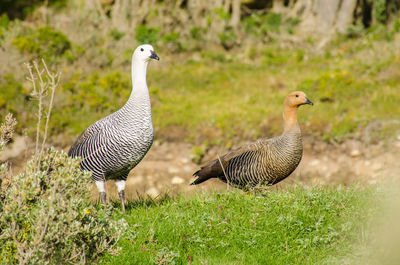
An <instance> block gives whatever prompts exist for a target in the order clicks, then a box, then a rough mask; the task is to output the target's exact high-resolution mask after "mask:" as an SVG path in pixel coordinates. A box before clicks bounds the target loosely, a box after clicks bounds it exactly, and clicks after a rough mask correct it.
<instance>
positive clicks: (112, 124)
mask: <svg viewBox="0 0 400 265" xmlns="http://www.w3.org/2000/svg"><path fill="white" fill-rule="evenodd" d="M151 59H154V60H157V61H158V60H159V59H160V58H159V57H158V56H157V54H156V53H155V52H154V48H153V46H152V45H150V44H143V45H140V46H138V47H137V48H136V49H135V51H134V52H133V55H132V92H131V94H130V97H129V99H128V101H127V102H126V103H125V105H124V106H123V107H122V108H120V109H119V110H118V111H116V112H114V113H112V114H110V115H108V116H106V117H105V118H102V119H100V120H98V121H96V122H95V123H93V124H92V125H90V126H89V127H88V128H87V129H86V130H84V131H83V132H82V133H81V134H80V135H79V136H78V138H77V139H76V141H75V143H74V144H72V146H71V147H70V149H69V151H68V155H69V156H70V157H80V158H81V159H82V161H81V162H80V167H81V169H82V170H86V171H90V172H92V180H93V181H94V182H95V184H96V186H97V189H98V192H99V197H100V200H101V202H102V203H103V204H106V197H107V195H106V191H105V182H106V180H109V179H112V180H115V185H116V187H117V189H118V195H119V198H120V200H121V206H122V211H125V186H126V179H127V177H128V174H129V172H130V170H131V169H132V168H134V167H135V166H136V165H137V164H138V163H139V162H140V161H141V160H142V159H143V157H144V156H145V155H146V153H147V152H148V151H149V149H150V147H151V145H152V143H153V139H154V129H153V122H152V115H151V104H150V95H149V90H148V87H147V82H146V72H147V66H148V64H149V61H150V60H151Z"/></svg>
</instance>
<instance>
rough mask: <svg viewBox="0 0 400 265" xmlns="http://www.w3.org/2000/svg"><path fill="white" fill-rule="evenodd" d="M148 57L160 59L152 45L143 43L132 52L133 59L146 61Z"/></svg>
mask: <svg viewBox="0 0 400 265" xmlns="http://www.w3.org/2000/svg"><path fill="white" fill-rule="evenodd" d="M150 59H155V60H157V61H158V60H160V58H158V56H157V54H156V53H155V52H154V48H153V46H151V45H150V44H143V45H140V46H139V47H137V48H136V50H135V52H134V53H133V56H132V60H133V61H145V62H148V61H149V60H150Z"/></svg>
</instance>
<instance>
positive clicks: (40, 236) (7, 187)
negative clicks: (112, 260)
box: [0, 149, 126, 264]
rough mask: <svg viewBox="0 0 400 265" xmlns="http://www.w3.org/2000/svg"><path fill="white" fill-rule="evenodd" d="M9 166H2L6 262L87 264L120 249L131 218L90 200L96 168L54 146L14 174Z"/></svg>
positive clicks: (0, 226) (0, 229)
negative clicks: (81, 163)
mask: <svg viewBox="0 0 400 265" xmlns="http://www.w3.org/2000/svg"><path fill="white" fill-rule="evenodd" d="M6 168H7V167H2V168H1V169H0V176H1V180H3V181H2V182H3V185H2V189H1V196H0V198H1V201H0V211H1V213H2V214H1V215H0V263H1V264H14V263H19V264H27V263H29V264H76V263H80V264H82V263H90V262H93V261H94V260H96V259H97V258H98V257H99V255H101V254H102V253H106V252H109V253H113V252H115V250H116V249H114V248H113V246H114V244H115V243H116V242H117V241H118V239H119V237H120V235H121V234H122V232H123V231H124V229H125V227H126V223H125V220H124V219H120V220H119V221H114V220H110V215H111V211H110V208H103V207H95V206H94V205H93V204H92V203H90V201H89V196H90V185H88V183H89V182H90V174H89V173H88V172H84V171H81V170H80V166H79V161H78V160H76V159H72V158H69V157H67V154H66V153H65V152H63V151H61V152H60V151H56V150H54V149H49V150H47V151H46V152H45V153H44V154H43V155H41V156H39V155H36V156H34V157H33V158H32V159H31V160H30V161H29V162H28V163H27V165H26V168H25V170H24V172H23V173H21V174H19V175H17V176H15V177H13V178H12V179H10V178H11V175H10V174H9V173H10V172H8V173H7V172H6ZM0 183H1V182H0Z"/></svg>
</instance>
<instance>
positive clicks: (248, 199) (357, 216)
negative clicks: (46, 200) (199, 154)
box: [100, 187, 379, 264]
mask: <svg viewBox="0 0 400 265" xmlns="http://www.w3.org/2000/svg"><path fill="white" fill-rule="evenodd" d="M375 196H376V190H375V189H374V188H368V189H359V188H349V189H336V188H327V187H324V188H311V189H308V188H307V189H305V188H302V187H294V188H292V189H290V190H286V191H285V190H281V191H278V190H274V191H269V192H267V193H266V194H264V195H260V194H259V195H254V194H240V193H238V192H236V191H231V192H227V193H223V194H214V193H211V194H210V193H207V194H201V195H194V196H192V197H191V198H188V197H178V198H175V199H168V198H167V199H161V200H160V201H158V202H154V201H138V202H130V204H129V205H128V210H127V212H126V214H125V215H124V216H119V215H118V214H117V216H116V218H121V217H125V219H126V221H127V222H128V224H129V227H130V228H131V229H130V231H129V232H128V233H127V234H126V235H125V236H124V238H123V239H121V241H120V242H119V246H120V247H121V251H120V255H118V256H106V257H104V258H102V260H101V262H100V264H188V263H190V264H332V263H333V264H335V263H338V264H340V262H339V260H341V258H342V257H345V256H347V255H349V254H350V253H351V252H352V251H353V249H352V246H353V245H354V244H359V243H361V242H364V241H363V240H365V237H364V238H362V237H361V236H360V235H362V234H363V235H364V236H365V234H366V232H367V231H366V230H367V229H366V227H367V226H369V224H370V222H371V218H370V217H371V216H372V215H375V214H376V213H377V211H378V205H379V203H378V201H377V200H376V199H375Z"/></svg>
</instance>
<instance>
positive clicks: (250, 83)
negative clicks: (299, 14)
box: [0, 1, 400, 145]
mask: <svg viewBox="0 0 400 265" xmlns="http://www.w3.org/2000/svg"><path fill="white" fill-rule="evenodd" d="M78 2H79V1H78ZM68 10H75V11H68ZM40 12H47V13H46V14H48V16H47V20H43V18H42V17H41V16H40V14H41V13H40ZM40 12H39V11H37V12H36V13H33V14H32V15H31V16H30V17H29V19H27V20H26V21H23V22H21V21H18V20H15V21H9V20H8V19H7V17H4V16H3V17H1V19H0V22H1V23H0V44H1V46H2V50H0V57H1V58H2V61H4V63H3V65H2V66H1V67H2V68H1V69H0V70H1V74H0V75H1V77H2V78H1V79H0V113H1V115H2V116H3V115H5V114H6V113H8V112H12V113H14V114H15V116H16V118H17V120H18V122H19V124H18V131H19V132H20V133H22V131H23V130H24V128H33V127H34V126H32V125H33V121H34V115H33V113H34V112H33V110H34V108H35V107H34V105H35V102H34V100H33V99H32V97H31V94H30V93H31V87H30V85H29V83H27V82H26V79H25V76H26V74H27V71H26V70H24V68H23V65H22V63H23V62H26V61H29V60H32V59H38V58H42V57H43V58H45V59H46V61H47V63H48V64H49V65H50V67H51V69H53V70H54V69H55V70H57V71H60V72H61V74H62V79H61V86H60V88H59V89H58V91H57V93H56V99H55V108H54V111H53V118H52V120H51V124H50V125H51V126H50V129H51V132H52V135H58V134H67V135H69V136H70V137H74V136H76V135H77V134H79V133H80V132H81V131H82V130H83V129H84V128H86V127H87V126H88V125H89V124H91V123H92V122H94V121H96V120H97V119H99V118H101V117H104V116H105V115H108V114H110V113H112V112H113V111H115V110H117V109H118V108H120V107H121V106H122V105H123V104H124V103H125V101H126V100H127V98H128V96H129V94H130V91H131V84H130V82H131V81H130V59H131V54H132V52H133V50H134V49H135V47H136V46H137V45H138V44H140V43H142V42H151V43H152V44H153V45H154V46H155V49H156V52H157V53H158V54H159V56H160V58H161V60H160V61H159V62H152V63H151V65H150V67H149V73H148V83H149V86H150V90H151V96H152V103H153V113H154V114H153V117H154V125H155V130H156V136H157V138H158V139H169V138H177V139H186V140H188V141H191V142H197V143H199V142H204V141H207V142H209V143H215V144H218V143H221V142H223V143H225V144H227V145H229V144H230V142H231V141H232V140H234V139H235V141H238V140H239V141H240V140H246V139H249V138H251V139H254V138H256V137H259V136H271V135H276V134H278V133H279V132H280V130H281V122H282V121H281V104H282V101H283V98H284V96H285V95H286V94H287V93H289V92H290V91H293V90H296V89H301V90H304V91H305V92H306V93H307V95H308V96H309V98H310V99H311V100H313V101H314V102H315V106H314V107H313V108H307V107H304V108H302V110H301V112H300V120H301V123H302V125H303V127H304V128H305V130H304V131H305V132H306V133H307V134H312V135H313V136H315V137H318V138H320V139H324V140H329V141H330V140H333V141H341V140H342V139H346V138H349V137H363V135H364V134H365V129H366V128H367V127H368V125H371V124H373V125H376V124H378V125H379V126H377V127H380V128H381V130H380V132H379V133H375V134H376V135H373V136H374V137H377V139H383V138H385V137H387V136H389V137H391V136H393V135H396V133H399V132H398V129H397V128H398V121H397V119H396V117H399V116H400V112H399V111H400V110H399V108H397V107H396V106H398V105H399V103H400V97H399V96H398V95H397V91H398V90H399V73H400V67H399V65H400V64H399V61H400V54H399V50H400V49H399V41H398V40H399V38H400V33H399V31H400V26H399V25H400V22H395V23H393V24H391V25H389V26H384V25H376V26H374V27H371V28H369V29H367V30H362V29H358V31H354V30H356V28H354V29H352V31H351V32H350V31H349V34H348V35H344V36H332V37H331V39H330V40H329V41H326V40H324V39H321V38H313V37H312V36H309V37H305V36H302V35H301V34H297V33H296V31H295V30H294V31H293V29H292V30H290V33H288V31H287V26H288V25H289V24H290V23H291V22H290V21H286V20H285V19H283V18H281V16H280V15H277V14H273V13H272V14H270V15H268V16H271V17H275V18H276V19H272V20H270V19H266V20H265V21H264V22H263V23H264V24H265V25H266V26H268V25H269V26H270V27H267V28H265V29H264V30H266V31H267V32H264V33H262V34H261V33H257V32H258V31H257V29H258V27H259V25H258V24H257V23H261V22H260V21H263V20H262V19H263V18H264V16H263V15H260V16H258V15H255V14H254V15H252V16H251V17H250V18H251V19H253V20H254V21H258V19H261V20H260V21H259V22H257V23H255V24H254V23H247V22H248V21H247V20H245V22H244V23H245V25H247V26H246V27H248V28H246V32H243V33H242V34H244V35H243V37H244V36H246V38H244V40H245V41H243V42H242V43H241V44H240V46H237V45H234V46H233V47H232V48H230V49H228V50H226V49H223V48H222V46H223V45H222V46H221V45H216V44H215V43H213V44H212V45H211V44H210V45H208V44H207V42H205V41H204V40H202V39H201V38H200V37H199V36H197V35H193V36H192V35H190V34H189V35H187V36H186V35H185V36H183V35H182V36H180V35H179V34H178V35H176V34H175V35H174V34H172V33H171V32H169V33H167V32H161V31H160V30H161V29H160V28H157V27H152V26H149V25H140V26H137V27H136V28H134V30H133V31H130V30H128V29H129V27H128V28H127V29H126V28H121V29H116V28H114V27H113V26H112V23H111V21H110V20H108V19H105V18H101V17H97V16H98V14H97V15H96V12H94V11H93V12H91V10H90V9H83V8H78V7H77V6H75V5H73V4H71V7H70V8H69V9H68V8H65V9H59V10H58V9H52V8H44V9H43V10H42V11H40ZM89 14H90V15H89ZM250 18H248V19H250ZM278 18H279V19H278ZM58 21H65V23H59V22H58ZM72 21H74V22H72ZM246 21H247V22H246ZM152 22H153V23H155V21H154V20H152ZM121 23H122V22H121ZM246 23H247V24H246ZM269 23H270V24H271V23H272V24H271V25H270V24H269ZM81 25H85V27H82V26H81ZM272 26H273V27H272ZM292 27H293V25H292ZM163 30H164V31H165V29H163ZM201 32H202V31H201ZM268 32H271V33H274V34H272V35H271V36H270V35H268ZM256 33H257V34H258V35H257V34H256ZM171 34H172V35H173V36H172V35H171ZM199 34H200V33H199ZM212 34H214V35H215V34H216V33H212V32H208V35H212ZM208 35H207V36H208ZM217 35H218V34H217ZM263 36H264V37H265V38H264V37H263ZM266 36H267V37H268V38H267V37H266ZM220 37H221V36H220ZM175 46H179V47H181V48H180V49H172V48H171V47H175ZM32 101H33V102H32ZM393 121H395V122H393ZM396 121H397V122H396ZM177 132H178V133H177ZM368 133H369V132H368ZM64 139H66V143H59V144H61V145H62V144H67V143H69V142H68V138H64Z"/></svg>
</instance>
